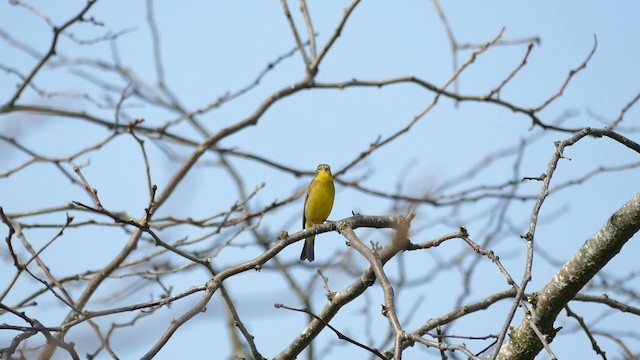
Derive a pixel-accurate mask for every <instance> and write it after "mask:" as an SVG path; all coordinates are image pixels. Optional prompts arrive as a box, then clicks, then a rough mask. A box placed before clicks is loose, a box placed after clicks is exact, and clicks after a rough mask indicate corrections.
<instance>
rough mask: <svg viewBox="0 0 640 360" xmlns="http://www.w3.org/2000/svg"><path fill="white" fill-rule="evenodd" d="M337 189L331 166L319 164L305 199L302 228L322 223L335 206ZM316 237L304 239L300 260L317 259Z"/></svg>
mask: <svg viewBox="0 0 640 360" xmlns="http://www.w3.org/2000/svg"><path fill="white" fill-rule="evenodd" d="M335 194H336V190H335V188H334V187H333V176H331V167H330V166H329V165H327V164H320V165H318V169H316V176H315V177H314V178H313V180H311V184H309V188H308V189H307V197H306V198H305V199H304V210H303V212H302V228H303V229H308V228H310V227H313V226H314V225H318V224H322V223H323V222H324V221H325V220H327V217H329V214H330V213H331V208H333V198H334V196H335ZM315 239H316V236H315V235H312V236H309V237H308V238H306V239H304V247H303V248H302V253H301V254H300V260H301V261H302V260H305V259H306V260H309V262H311V261H313V260H314V259H315V255H314V253H313V243H314V241H315Z"/></svg>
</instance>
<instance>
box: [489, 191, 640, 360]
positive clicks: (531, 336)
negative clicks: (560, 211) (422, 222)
mask: <svg viewBox="0 0 640 360" xmlns="http://www.w3.org/2000/svg"><path fill="white" fill-rule="evenodd" d="M638 230H640V193H637V194H636V195H635V196H634V197H633V198H632V199H631V200H630V201H629V202H628V203H626V204H625V205H624V206H623V207H622V208H620V209H619V210H618V211H616V212H615V213H614V214H613V215H611V217H610V218H609V221H607V223H606V224H605V225H604V226H603V227H602V228H601V229H600V230H599V231H598V232H597V233H596V234H595V235H593V236H592V237H590V238H589V239H587V241H586V242H585V243H584V245H582V247H581V248H580V250H579V251H578V252H577V253H576V254H575V255H574V256H573V257H572V258H571V259H570V260H569V261H567V263H565V264H564V265H563V266H562V268H560V270H559V271H558V272H557V273H556V274H555V276H554V277H553V279H551V281H550V282H549V283H548V284H547V285H546V286H545V287H544V289H543V290H542V291H541V292H540V293H539V294H538V302H537V305H536V307H535V310H536V311H535V314H534V315H533V322H534V323H535V324H536V325H537V327H538V329H540V330H541V331H542V332H543V333H544V334H545V335H546V336H547V337H549V339H553V337H554V336H555V334H556V331H557V330H554V328H553V322H554V321H555V319H556V317H557V316H558V314H559V313H560V311H561V310H562V309H563V307H564V306H565V305H566V304H567V303H568V302H569V301H570V300H571V299H572V298H573V297H574V296H575V295H576V294H577V293H578V291H580V289H582V287H584V286H585V284H586V283H587V282H588V281H589V280H591V278H593V276H594V275H595V274H596V273H598V271H600V270H601V269H602V268H603V267H604V266H605V265H606V264H607V263H608V262H609V260H611V259H612V258H613V257H614V256H615V255H616V254H617V253H619V252H620V249H622V246H623V245H624V244H626V242H627V241H629V239H631V237H632V236H633V235H634V234H635V233H636V232H638ZM510 335H511V336H510V339H509V341H508V342H507V343H506V344H505V346H504V347H503V348H502V349H501V350H500V353H499V355H498V359H533V358H534V357H535V356H536V355H537V354H538V352H539V351H540V350H541V349H542V344H541V343H540V341H539V340H538V337H537V336H536V334H535V333H534V332H533V329H532V328H531V326H530V325H529V323H528V321H526V320H525V321H523V322H522V323H521V324H520V326H519V327H518V329H517V330H515V331H514V332H512V333H511V334H510Z"/></svg>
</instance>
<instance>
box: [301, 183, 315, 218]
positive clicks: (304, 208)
mask: <svg viewBox="0 0 640 360" xmlns="http://www.w3.org/2000/svg"><path fill="white" fill-rule="evenodd" d="M314 181H315V179H313V180H311V184H309V186H308V187H307V196H306V197H305V198H304V206H303V207H302V230H304V227H305V224H306V223H307V201H308V200H309V190H310V189H311V185H313V182H314Z"/></svg>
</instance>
